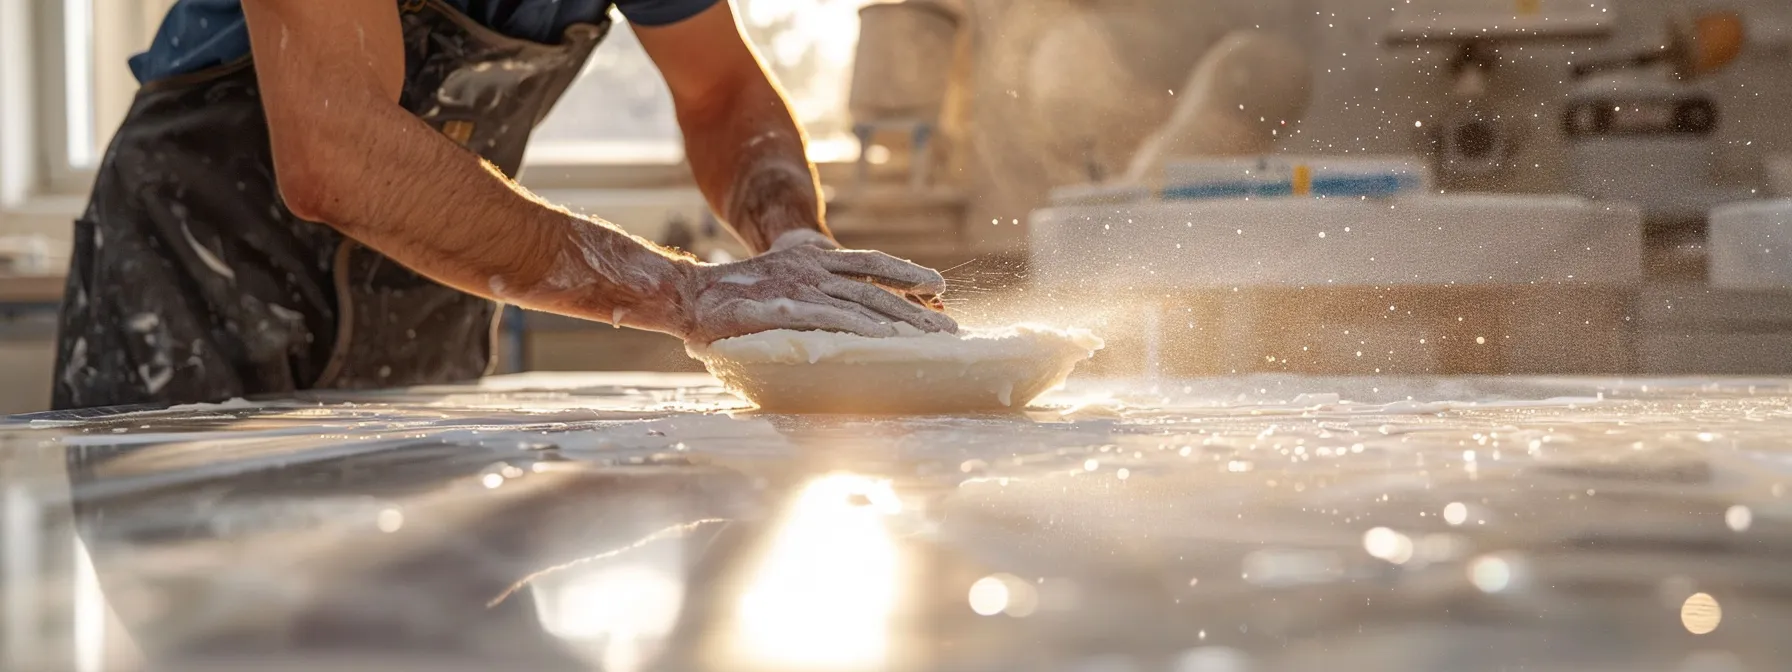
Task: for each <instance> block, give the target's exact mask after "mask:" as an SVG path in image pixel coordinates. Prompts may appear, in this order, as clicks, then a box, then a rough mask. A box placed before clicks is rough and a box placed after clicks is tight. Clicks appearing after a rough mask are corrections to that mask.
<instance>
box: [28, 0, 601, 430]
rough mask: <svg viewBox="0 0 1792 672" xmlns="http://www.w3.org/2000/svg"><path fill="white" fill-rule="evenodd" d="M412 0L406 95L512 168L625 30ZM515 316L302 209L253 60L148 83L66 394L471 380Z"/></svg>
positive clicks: (102, 210) (108, 211)
mask: <svg viewBox="0 0 1792 672" xmlns="http://www.w3.org/2000/svg"><path fill="white" fill-rule="evenodd" d="M399 4H400V10H401V20H402V23H403V29H404V47H405V87H404V92H403V94H402V96H401V99H400V104H402V105H403V106H404V108H405V109H407V110H409V111H411V112H412V113H413V114H416V115H417V116H418V117H419V118H422V119H423V120H425V121H426V122H428V123H429V124H430V125H431V126H433V127H435V128H436V129H437V130H439V131H441V132H442V133H443V134H445V135H447V136H449V137H450V138H452V139H454V140H455V141H457V142H459V143H461V144H462V145H464V146H465V147H467V148H468V149H470V150H472V151H473V152H475V153H477V154H479V155H480V156H482V157H484V158H485V159H486V160H488V161H490V162H491V163H493V164H494V165H496V166H497V167H498V168H499V169H500V170H502V171H503V172H504V174H506V175H511V176H514V175H515V174H516V172H517V170H518V168H520V167H521V164H522V157H523V150H524V148H525V146H526V145H527V143H528V140H529V135H530V133H531V132H532V131H533V130H534V128H535V125H536V124H537V123H539V122H540V121H541V120H542V118H544V117H546V116H547V113H548V111H549V110H550V109H551V108H552V106H553V104H554V103H555V101H557V100H558V99H559V97H560V95H561V94H562V93H564V92H565V90H566V88H567V87H568V86H569V85H570V84H571V83H572V82H573V80H574V79H575V78H576V77H577V75H578V73H579V71H580V69H581V68H582V67H583V66H584V63H585V61H586V59H587V57H588V56H589V55H590V53H591V51H592V49H593V48H595V47H596V46H597V43H598V42H599V41H601V40H602V39H603V37H604V35H605V34H606V33H607V32H608V29H609V20H608V19H607V18H606V17H597V18H598V22H597V23H592V24H577V25H574V26H572V27H570V28H568V29H567V30H566V32H565V34H564V39H563V41H562V42H561V43H560V44H557V45H547V44H540V43H536V42H530V41H526V40H520V39H516V38H511V37H507V36H504V35H500V34H498V33H496V32H494V31H492V30H490V29H488V28H485V27H483V26H480V25H479V24H477V23H476V22H474V21H473V20H472V19H469V18H468V17H466V16H465V15H463V14H461V13H459V12H458V11H456V10H455V9H453V8H451V7H448V6H446V5H444V4H442V3H441V2H439V1H438V0H400V3H399ZM493 233H494V235H500V234H499V232H495V231H494V232H493ZM499 312H500V311H499V306H498V305H497V304H495V303H493V302H491V301H488V300H485V299H482V298H479V297H476V296H472V295H469V294H466V293H463V292H460V291H458V290H455V289H451V288H449V287H445V286H442V285H441V284H438V283H436V282H434V281H432V280H430V279H428V278H426V277H423V276H422V275H419V274H417V273H415V272H413V271H411V270H410V269H407V268H405V267H404V266H401V265H400V264H398V263H397V262H394V261H392V260H391V259H388V258H386V257H385V256H384V255H381V254H380V253H378V252H376V251H374V250H372V249H370V248H368V247H366V246H364V245H361V244H359V243H357V242H355V241H354V240H352V239H350V238H347V237H345V236H343V235H342V234H340V233H338V232H337V231H336V230H335V229H332V228H330V227H329V226H326V225H324V224H321V223H317V222H310V221H306V220H303V219H300V218H299V217H297V216H295V215H293V213H292V211H291V210H289V209H287V207H286V205H285V203H283V202H282V200H281V197H280V191H279V185H278V182H277V181H276V180H275V176H274V168H273V156H272V150H271V149H270V146H269V141H268V128H267V119H266V116H265V115H264V113H263V110H262V101H261V96H260V89H259V87H258V86H257V83H256V76H255V68H254V66H253V63H252V62H251V61H250V59H248V58H245V59H243V60H241V61H238V62H235V63H232V64H229V65H225V66H220V67H217V68H213V69H209V70H205V71H201V72H196V73H193V74H189V75H183V76H177V77H173V78H169V79H165V80H161V81H156V82H153V83H150V84H148V85H146V86H144V87H143V88H142V89H141V90H140V91H139V92H138V94H137V97H136V100H135V102H134V103H133V104H132V105H131V110H130V112H129V113H128V114H127V115H126V117H125V121H124V124H123V125H122V126H121V127H120V128H119V130H118V134H117V135H116V136H115V137H114V138H113V140H112V143H111V146H110V147H109V148H108V149H107V151H106V155H105V159H104V161H103V162H102V164H101V165H100V168H99V171H98V175H97V178H96V182H95V184H94V188H93V196H92V200H91V201H90V202H89V204H88V206H87V210H86V211H85V213H84V214H83V215H82V216H81V218H80V219H79V220H78V221H77V222H76V223H75V235H74V253H73V257H72V259H71V261H70V266H69V274H68V286H67V289H66V291H65V293H64V297H63V305H62V313H61V324H60V334H59V344H58V346H57V353H56V368H55V372H56V377H55V391H54V395H53V401H52V405H53V407H54V408H56V409H69V408H82V407H90V406H113V405H123V404H138V403H188V402H203V401H217V400H223V399H229V398H232V397H242V396H251V395H264V394H276V393H282V392H291V391H294V390H301V389H310V388H338V389H367V388H379V387H395V386H406V385H423V384H436V383H450V382H460V381H466V380H470V379H474V378H477V377H479V376H481V375H484V374H486V373H489V372H490V371H491V369H492V367H493V365H494V364H495V363H496V357H495V355H496V353H495V348H494V345H493V344H494V342H495V331H496V329H497V325H498V317H499Z"/></svg>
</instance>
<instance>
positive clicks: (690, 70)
mask: <svg viewBox="0 0 1792 672" xmlns="http://www.w3.org/2000/svg"><path fill="white" fill-rule="evenodd" d="M635 34H636V36H637V37H639V38H640V40H641V46H642V47H643V48H645V49H646V51H647V55H648V56H649V57H651V58H652V59H653V62H654V64H655V65H657V66H659V69H660V73H661V75H663V76H664V77H665V79H666V85H667V87H668V88H670V89H671V91H672V103H673V106H674V107H675V108H676V110H677V112H678V125H679V127H680V128H682V129H683V130H684V146H685V155H686V157H687V158H689V160H690V163H691V172H692V173H693V174H694V175H695V176H696V178H697V187H698V188H699V189H701V190H702V191H703V196H704V198H706V199H707V200H708V201H709V205H710V207H711V208H712V209H714V210H715V212H716V213H717V214H718V215H721V217H722V219H723V220H724V221H726V222H727V223H728V225H729V226H730V227H731V228H732V229H734V232H735V235H737V236H739V237H740V239H741V241H742V242H744V243H746V245H747V248H748V249H750V250H752V251H753V253H754V254H760V253H764V252H766V251H768V250H770V249H772V248H773V245H774V243H778V241H779V239H780V237H783V236H785V234H790V233H791V232H793V231H794V232H802V233H796V234H793V235H790V236H789V237H785V238H784V242H783V243H781V244H779V245H778V247H780V248H782V247H788V246H790V245H792V244H800V243H803V242H819V243H821V244H824V245H831V244H832V240H833V237H832V235H830V234H829V233H828V231H827V227H826V225H825V224H823V212H822V204H821V200H820V198H818V196H817V192H818V188H817V181H816V177H815V168H814V166H812V165H810V164H809V159H808V156H807V153H806V151H805V148H804V145H803V132H802V129H801V127H799V126H798V125H797V123H796V120H795V119H794V118H792V116H791V113H790V106H789V103H787V102H786V101H785V100H784V95H783V93H782V92H780V91H779V90H778V88H777V86H776V85H775V84H773V83H772V79H771V77H770V76H769V75H767V74H766V71H765V67H764V65H763V64H761V63H760V61H759V58H758V55H757V54H755V53H754V52H753V49H752V48H751V47H750V46H748V44H747V40H746V38H745V37H744V36H742V35H741V32H740V27H739V26H738V25H737V24H736V23H735V20H734V13H733V11H732V10H731V9H730V8H729V3H728V1H727V0H720V1H719V2H717V3H716V4H715V5H714V6H711V7H710V8H709V9H707V10H704V11H703V12H702V13H699V14H697V15H696V16H693V17H691V18H689V19H686V20H684V21H680V22H678V23H674V24H671V25H667V26H639V27H636V28H635Z"/></svg>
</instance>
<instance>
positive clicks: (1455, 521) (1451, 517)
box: [1444, 502, 1468, 525]
mask: <svg viewBox="0 0 1792 672" xmlns="http://www.w3.org/2000/svg"><path fill="white" fill-rule="evenodd" d="M1467 521H1468V505H1466V504H1463V503H1462V502H1450V503H1449V504H1446V505H1444V522H1446V523H1449V524H1451V525H1461V524H1463V523H1464V522H1467Z"/></svg>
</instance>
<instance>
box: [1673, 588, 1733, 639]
mask: <svg viewBox="0 0 1792 672" xmlns="http://www.w3.org/2000/svg"><path fill="white" fill-rule="evenodd" d="M1723 620H1724V609H1723V607H1721V606H1719V605H1718V604H1717V598H1714V597H1712V596H1711V595H1710V594H1709V593H1693V594H1692V596H1691V597H1688V598H1686V601H1685V602H1682V603H1680V624H1681V625H1683V626H1685V627H1686V631H1687V632H1690V633H1692V634H1695V635H1703V634H1708V633H1710V632H1711V631H1713V630H1716V629H1717V626H1718V624H1719V623H1722V622H1723Z"/></svg>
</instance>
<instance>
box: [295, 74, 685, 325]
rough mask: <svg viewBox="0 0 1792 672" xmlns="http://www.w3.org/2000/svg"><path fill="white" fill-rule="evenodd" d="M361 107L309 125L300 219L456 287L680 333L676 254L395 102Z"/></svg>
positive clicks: (550, 309)
mask: <svg viewBox="0 0 1792 672" xmlns="http://www.w3.org/2000/svg"><path fill="white" fill-rule="evenodd" d="M365 108H366V109H362V110H354V111H352V112H351V113H347V114H343V113H340V111H338V113H337V114H332V115H328V116H327V117H326V116H324V115H319V117H320V118H317V119H313V120H311V123H317V124H325V125H326V127H324V128H320V129H317V130H316V131H315V132H312V133H307V134H306V137H307V138H308V142H310V143H312V145H311V146H310V147H309V148H308V150H307V158H306V159H305V165H316V166H324V167H326V170H323V171H321V172H319V171H307V172H310V173H311V174H310V175H308V176H306V177H304V178H301V179H302V181H303V182H304V183H305V184H307V186H306V187H305V188H303V190H304V191H305V192H310V194H311V195H307V196H302V197H301V198H302V199H303V202H302V205H301V206H300V207H295V208H294V209H295V211H298V210H300V209H301V208H302V209H304V210H307V212H303V213H301V214H302V216H309V217H311V218H314V219H317V220H320V221H323V222H325V223H328V224H329V225H331V226H333V227H335V228H337V229H338V230H340V231H342V232H343V233H344V234H346V235H348V236H350V237H352V238H355V239H356V240H358V241H360V242H362V243H365V244H367V245H368V246H370V247H373V248H374V249H376V250H379V251H380V252H381V253H383V254H385V255H387V256H389V257H392V258H393V259H395V260H397V261H398V262H399V263H402V264H404V265H406V266H408V267H410V268H412V269H413V270H416V271H418V272H421V273H423V274H425V275H428V276H430V277H431V278H434V279H435V280H437V281H439V282H442V283H444V284H447V285H450V286H453V287H455V288H457V289H460V290H462V291H466V292H469V293H473V294H477V295H481V296H486V297H488V298H492V299H496V300H500V301H506V302H511V303H515V304H518V305H521V306H524V307H527V308H531V309H536V310H543V311H548V312H554V313H560V314H565V315H571V316H575V317H581V318H586V319H594V320H599V321H604V322H611V323H613V324H618V325H619V326H621V325H626V326H632V327H639V328H644V329H651V330H654V331H662V332H667V333H673V334H678V335H682V334H683V332H684V330H685V325H684V324H682V319H683V307H682V306H681V305H680V295H679V291H678V288H677V287H676V286H675V285H676V279H677V277H678V274H679V272H680V265H681V264H683V260H682V259H679V258H676V257H674V256H672V254H670V253H668V252H667V251H664V250H662V249H660V248H658V247H656V246H654V245H652V244H651V243H648V242H646V241H643V240H640V239H638V238H634V237H632V236H629V235H628V234H626V233H624V232H622V231H620V230H618V229H616V228H614V227H612V226H611V225H609V224H607V223H604V222H601V221H597V220H591V219H586V218H582V217H578V216H575V215H572V214H570V213H568V212H566V211H564V210H562V209H559V208H555V207H553V206H551V205H548V204H547V203H545V202H543V201H541V200H539V199H537V198H535V197H534V196H533V195H531V194H529V193H528V192H526V191H524V190H523V189H521V188H520V187H518V186H516V185H515V183H513V182H511V181H510V180H508V179H506V178H505V177H504V176H503V175H501V174H500V173H498V171H496V170H495V169H493V168H491V167H490V166H489V164H486V163H484V162H482V161H481V160H479V159H478V157H476V156H474V155H473V154H472V153H470V152H468V151H466V150H464V149H462V148H461V147H459V146H457V145H455V144H454V143H453V142H452V141H450V140H449V139H448V138H447V137H446V136H443V135H441V134H440V133H437V132H436V131H435V130H434V129H432V128H430V127H429V126H428V125H426V124H424V123H423V122H422V121H420V120H418V119H416V118H415V117H413V116H411V115H410V114H408V113H406V112H405V111H404V110H403V109H402V108H399V107H397V106H396V105H392V104H390V103H386V102H385V101H382V100H377V99H369V100H368V101H366V103H365ZM288 165H291V164H290V163H289V164H288ZM282 183H283V185H284V184H288V183H289V180H286V179H283V180H282ZM289 191H291V190H289ZM288 198H289V199H291V198H292V194H288Z"/></svg>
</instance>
